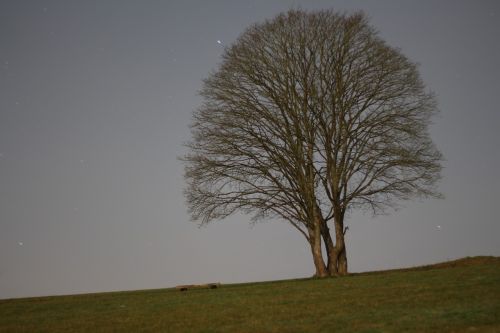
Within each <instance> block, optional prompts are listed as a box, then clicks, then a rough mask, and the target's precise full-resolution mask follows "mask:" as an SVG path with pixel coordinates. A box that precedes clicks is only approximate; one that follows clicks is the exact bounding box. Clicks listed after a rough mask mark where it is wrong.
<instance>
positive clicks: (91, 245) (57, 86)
mask: <svg viewBox="0 0 500 333" xmlns="http://www.w3.org/2000/svg"><path fill="white" fill-rule="evenodd" d="M292 7H294V8H296V7H300V8H302V9H323V8H333V9H337V10H341V11H353V10H356V9H362V10H364V11H365V12H366V13H367V14H368V15H369V16H370V17H371V23H372V25H373V26H375V27H376V28H377V29H378V30H379V31H380V35H381V36H382V38H384V39H385V40H386V41H387V42H388V43H389V44H390V45H393V46H397V47H399V48H401V50H402V52H403V53H404V54H405V55H407V56H408V57H409V58H410V59H412V60H413V61H416V62H418V63H420V71H421V74H422V77H423V79H424V81H425V82H426V84H427V85H428V87H429V88H430V89H432V90H433V91H435V92H436V94H437V96H438V101H439V106H440V109H441V111H442V112H441V114H440V116H439V117H438V118H436V119H435V123H434V125H433V126H432V130H431V132H432V137H433V139H434V141H435V142H436V144H437V145H438V147H439V149H440V150H441V151H442V152H443V154H444V155H445V157H446V162H445V163H444V166H445V169H444V171H443V176H444V178H443V180H442V182H441V184H440V189H441V191H442V192H443V193H444V194H445V196H446V199H444V200H426V201H421V202H407V203H405V204H404V207H403V208H402V209H400V210H399V211H398V212H392V213H391V214H390V215H387V216H379V217H377V218H373V217H372V216H370V215H363V214H357V213H356V214H353V215H352V216H351V217H350V218H349V220H348V222H347V223H348V225H349V227H350V229H349V232H348V233H347V235H346V237H347V242H348V258H349V264H350V270H351V271H367V270H378V269H385V268H392V267H403V266H412V265H419V264H427V263H433V262H439V261H444V260H447V259H454V258H459V257H464V256H474V255H496V256H498V255H500V241H498V237H499V235H500V224H499V218H498V215H497V210H496V209H495V208H494V206H495V205H497V204H498V198H500V190H499V188H500V182H499V180H498V176H497V173H498V170H500V148H499V145H500V135H499V134H498V132H497V128H498V126H499V124H500V116H499V114H500V112H499V110H498V108H499V107H498V95H499V93H500V63H499V59H500V38H499V37H498V36H499V34H500V2H498V1H472V0H471V1H265V0H262V1H250V0H242V1H229V0H228V1H201V0H200V1H182V0H179V1H123V0H116V1H106V0H102V1H101V0H99V1H97V0H94V1H91V0H85V1H76V0H74V1H67V0H61V1H42V0H40V1H35V0H33V1H20V0H3V1H1V2H0V298H9V297H22V296H37V295H54V294H68V293H85V292H97V291H112V290H130V289H147V288H163V287H172V286H175V285H176V284H186V283H202V282H216V281H220V282H222V283H231V282H244V281H260V280H273V279H287V278H298V277H307V276H311V275H312V274H313V272H314V267H313V264H312V260H311V255H310V253H309V248H308V245H307V243H306V242H305V239H303V238H302V236H301V235H300V234H299V233H297V232H296V231H295V230H294V229H293V228H290V227H289V226H288V225H287V224H286V223H284V222H281V221H270V222H267V223H259V224H257V225H255V226H250V224H249V223H248V221H249V218H248V217H247V216H241V215H236V216H233V217H230V218H227V219H226V220H223V221H221V222H217V223H213V224H212V225H210V226H208V227H206V228H201V229H200V228H198V227H197V225H196V224H195V223H192V222H189V217H188V215H187V213H186V206H185V204H184V198H183V192H182V191H183V187H184V181H183V166H182V163H181V162H179V161H178V160H177V157H178V156H181V155H183V153H185V148H184V147H183V145H182V144H183V142H186V141H187V140H189V135H190V132H189V128H188V125H189V122H190V117H191V113H192V110H193V109H195V108H196V107H197V106H198V105H199V104H200V101H201V99H200V97H199V96H198V95H197V91H198V89H200V87H201V80H202V79H203V78H204V77H206V76H207V74H208V73H209V72H210V71H211V70H214V69H215V68H216V66H217V64H218V63H219V61H220V55H221V54H222V52H223V48H224V45H229V44H231V43H232V42H234V41H235V39H236V37H237V36H238V35H239V34H240V33H242V32H243V30H244V29H245V28H246V27H247V26H248V25H250V24H252V23H254V22H258V21H262V20H264V19H266V18H272V17H273V16H275V15H276V14H278V13H279V12H281V11H286V10H287V9H289V8H292ZM218 40H220V41H221V42H222V43H221V44H219V43H218V42H217V41H218ZM438 226H439V227H438Z"/></svg>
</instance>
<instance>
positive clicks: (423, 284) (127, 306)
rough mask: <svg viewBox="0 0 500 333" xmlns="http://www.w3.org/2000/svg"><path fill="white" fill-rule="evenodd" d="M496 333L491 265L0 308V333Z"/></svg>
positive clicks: (499, 261)
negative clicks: (468, 332)
mask: <svg viewBox="0 0 500 333" xmlns="http://www.w3.org/2000/svg"><path fill="white" fill-rule="evenodd" d="M467 331H470V332H474V331H475V332H500V258H498V257H476V258H467V259H462V260H459V261H455V262H451V263H446V264H441V265H437V266H427V267H420V268H415V269H407V270H394V271H385V272H374V273H366V274H354V275H350V276H346V277H342V278H331V279H319V280H318V279H303V280H289V281H276V282H265V283H252V284H239V285H223V286H222V287H220V288H219V289H214V290H210V289H198V290H189V291H187V292H180V291H177V290H175V289H163V290H146V291H134V292H118V293H103V294H87V295H74V296H57V297H40V298H25V299H11V300H0V332H467Z"/></svg>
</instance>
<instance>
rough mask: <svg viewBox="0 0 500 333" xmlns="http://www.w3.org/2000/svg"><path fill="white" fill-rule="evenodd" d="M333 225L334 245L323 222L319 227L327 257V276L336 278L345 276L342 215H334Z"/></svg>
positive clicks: (345, 260)
mask: <svg viewBox="0 0 500 333" xmlns="http://www.w3.org/2000/svg"><path fill="white" fill-rule="evenodd" d="M334 225H335V244H334V243H333V240H332V236H331V234H330V229H329V228H328V225H327V224H326V222H325V221H323V224H322V227H321V236H322V237H323V241H324V242H325V246H326V253H327V256H328V265H327V270H328V275H329V276H338V275H346V274H347V273H348V271H347V253H346V246H345V237H344V232H345V231H344V214H343V213H339V214H336V216H335V219H334Z"/></svg>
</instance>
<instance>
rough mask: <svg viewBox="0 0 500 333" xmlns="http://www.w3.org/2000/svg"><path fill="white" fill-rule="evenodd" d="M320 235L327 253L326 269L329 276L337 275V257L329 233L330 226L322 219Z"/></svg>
mask: <svg viewBox="0 0 500 333" xmlns="http://www.w3.org/2000/svg"><path fill="white" fill-rule="evenodd" d="M321 237H322V238H323V242H324V243H325V247H326V254H327V267H326V269H327V271H328V275H329V276H335V275H337V257H336V256H335V254H334V253H335V245H334V244H333V240H332V236H331V235H330V228H328V225H327V224H326V221H323V223H322V224H321Z"/></svg>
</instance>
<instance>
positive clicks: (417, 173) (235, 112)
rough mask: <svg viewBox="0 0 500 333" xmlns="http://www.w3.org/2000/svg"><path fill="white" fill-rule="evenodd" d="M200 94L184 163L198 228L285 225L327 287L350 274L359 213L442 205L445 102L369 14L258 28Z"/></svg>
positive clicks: (285, 20)
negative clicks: (439, 117)
mask: <svg viewBox="0 0 500 333" xmlns="http://www.w3.org/2000/svg"><path fill="white" fill-rule="evenodd" d="M201 96H202V97H203V104H202V106H201V107H200V108H199V109H197V110H196V111H194V113H193V123H192V127H191V130H192V137H193V138H192V141H191V142H189V143H188V144H187V147H188V148H189V153H188V154H187V155H186V156H185V157H184V158H183V160H184V161H185V165H186V166H185V179H186V181H187V188H186V191H185V193H186V198H187V203H188V207H189V211H190V213H191V217H192V219H193V220H196V221H200V223H201V224H207V223H209V222H210V221H213V220H218V219H223V218H225V217H227V216H229V215H231V214H233V213H234V212H237V211H243V212H245V213H250V214H253V218H254V219H263V218H273V217H278V218H281V219H284V220H286V221H287V222H289V223H290V225H291V226H293V227H294V228H295V229H297V230H298V231H299V232H300V233H301V234H302V235H303V236H304V237H305V238H306V240H307V241H308V243H309V245H310V248H311V253H312V257H313V261H314V265H315V268H316V276H318V277H324V276H333V275H342V274H346V273H347V256H346V245H345V238H344V235H345V233H346V231H347V229H346V228H344V219H345V217H346V215H348V213H349V211H351V210H352V209H369V210H371V211H372V212H373V213H374V214H378V213H380V212H383V211H385V210H386V209H387V208H390V207H394V205H396V204H397V202H398V201H399V200H408V199H411V198H415V197H438V196H439V193H438V192H437V191H436V182H437V180H438V179H439V178H440V171H441V165H440V162H441V159H442V156H441V154H440V152H439V151H438V150H437V149H436V147H435V146H434V144H433V142H432V140H431V139H430V136H429V133H428V125H429V123H430V118H431V117H432V116H433V115H434V114H435V113H436V112H437V111H438V110H437V107H436V102H435V98H434V96H433V94H432V93H431V92H428V91H426V89H425V86H424V84H423V82H422V80H421V79H420V77H419V73H418V70H417V67H416V65H415V64H414V63H412V62H411V61H409V60H408V59H407V58H406V57H405V56H404V55H402V54H401V52H400V51H399V50H397V49H395V48H392V47H390V46H388V45H387V44H386V43H385V42H384V41H383V40H382V39H380V38H379V37H378V35H377V33H376V31H375V30H374V29H373V28H372V27H371V26H370V25H369V24H368V20H367V18H366V16H365V15H364V14H363V13H355V14H353V15H345V14H338V13H335V12H333V11H331V10H323V11H318V12H305V11H302V10H291V11H289V12H287V13H284V14H280V15H278V16H277V17H275V18H274V19H272V20H270V21H266V22H264V23H262V24H255V25H253V26H251V27H250V28H248V29H247V30H246V31H245V32H244V33H243V34H242V35H241V36H240V37H239V38H238V39H237V41H236V42H235V43H234V44H233V45H232V46H230V47H228V48H226V50H225V52H224V54H223V56H222V63H221V65H220V67H219V68H218V69H217V70H216V71H214V72H213V73H211V74H210V76H209V77H208V78H207V79H205V80H204V85H203V88H202V90H201ZM328 223H330V224H333V237H332V234H331V232H330V228H329V225H328ZM323 244H324V246H325V247H326V251H325V253H326V255H327V258H324V257H323V253H322V246H323ZM325 259H326V262H325Z"/></svg>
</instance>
